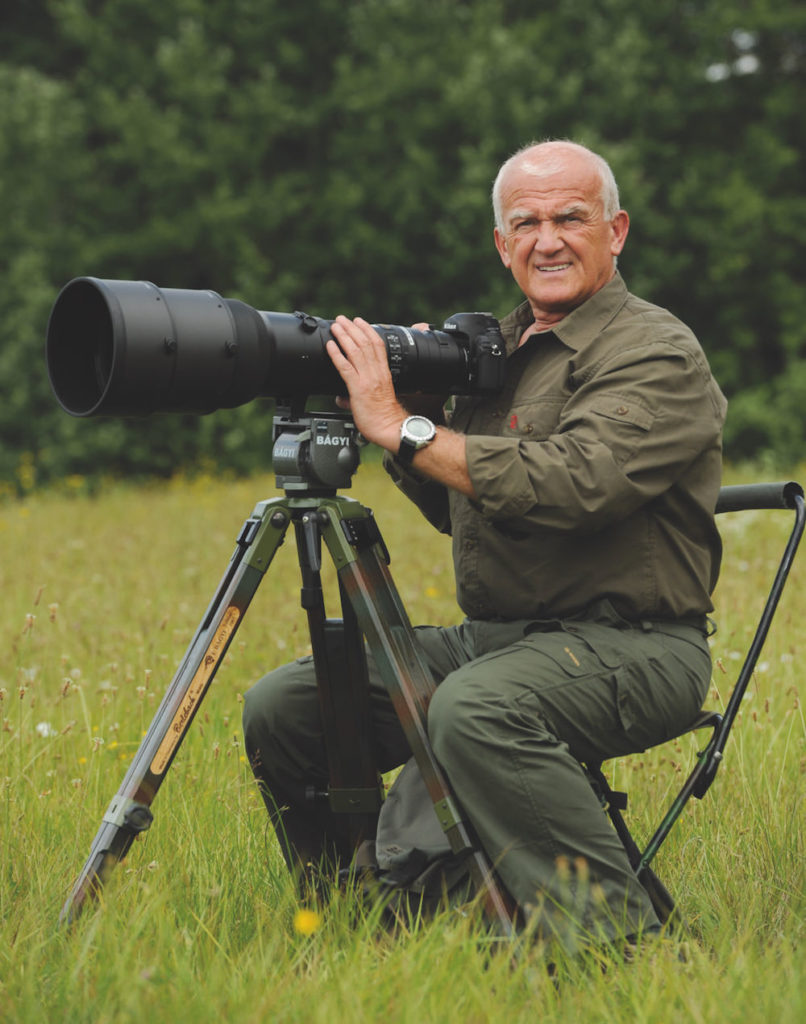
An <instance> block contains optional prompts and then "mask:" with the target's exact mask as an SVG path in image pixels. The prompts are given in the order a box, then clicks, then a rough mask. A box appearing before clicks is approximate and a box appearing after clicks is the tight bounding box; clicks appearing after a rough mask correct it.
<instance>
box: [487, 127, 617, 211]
mask: <svg viewBox="0 0 806 1024" xmlns="http://www.w3.org/2000/svg"><path fill="white" fill-rule="evenodd" d="M580 160H582V161H584V162H586V163H589V164H590V168H591V170H592V171H593V172H594V173H595V174H596V176H597V177H598V179H599V181H600V183H601V193H600V198H601V201H602V212H603V215H604V217H605V219H606V220H610V219H612V218H613V217H615V215H616V213H617V212H618V209H619V194H618V185H617V184H616V179H615V178H614V177H613V172H612V171H611V170H610V165H609V164H608V163H607V161H606V160H604V159H603V158H602V157H600V156H599V154H598V153H594V152H593V150H590V149H588V148H587V147H586V146H580V145H579V144H578V143H576V142H566V141H560V140H556V141H551V142H538V143H532V144H530V145H528V146H524V147H523V148H522V149H519V150H518V151H517V153H513V155H512V156H511V157H510V158H509V159H508V160H506V161H505V162H504V163H503V164H502V165H501V167H500V169H499V171H498V175H497V177H496V179H495V183H494V184H493V192H492V199H493V213H494V215H495V224H496V227H497V228H498V229H499V231H502V230H503V228H504V225H503V204H502V193H503V190H504V186H505V184H506V181H507V178H508V177H509V175H510V174H511V173H512V172H513V171H520V172H523V173H526V174H529V175H533V176H534V178H535V179H536V180H539V179H540V178H543V177H548V176H549V175H554V174H561V173H562V172H563V171H565V170H566V169H567V168H569V167H570V166H571V165H573V164H576V166H577V167H578V166H579V162H580Z"/></svg>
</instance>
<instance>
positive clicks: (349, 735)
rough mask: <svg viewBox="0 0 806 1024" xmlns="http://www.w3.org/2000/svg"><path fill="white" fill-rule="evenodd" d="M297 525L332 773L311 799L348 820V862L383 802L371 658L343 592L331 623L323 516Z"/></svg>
mask: <svg viewBox="0 0 806 1024" xmlns="http://www.w3.org/2000/svg"><path fill="white" fill-rule="evenodd" d="M294 525H295V528H296V534H297V553H298V556H299V565H300V573H301V576H302V591H301V601H302V607H303V608H304V609H305V611H306V612H307V616H308V630H309V633H310V637H311V649H312V651H313V660H314V668H315V671H316V684H317V691H318V696H319V704H320V709H321V718H322V731H323V735H324V741H325V749H326V751H327V760H328V768H329V774H330V785H329V786H328V789H327V792H326V793H316V792H313V793H311V794H310V797H311V798H312V799H327V801H328V802H329V804H330V809H331V811H333V812H335V813H338V814H344V815H346V816H347V829H348V832H349V837H350V846H351V850H350V851H348V850H344V851H343V853H344V855H345V856H346V858H347V860H349V859H350V857H351V852H352V849H355V848H356V847H358V845H359V844H360V843H361V841H362V840H363V839H365V838H370V837H373V838H374V836H375V828H376V825H377V820H378V811H379V810H380V806H381V803H382V800H383V789H382V784H381V779H380V776H379V774H378V770H377V767H376V763H375V757H374V752H373V748H372V718H371V713H370V704H369V675H368V671H367V660H366V656H365V654H364V642H363V637H362V635H361V631H360V629H359V626H358V620H357V619H356V616H355V612H354V611H353V608H352V606H351V605H350V604H349V602H348V601H347V599H346V596H345V594H344V591H343V588H341V587H340V590H341V605H342V616H343V617H342V618H341V619H331V620H328V619H327V618H326V615H325V601H324V594H323V592H322V581H321V575H320V571H319V570H320V565H321V533H320V517H319V514H318V512H316V511H312V510H311V511H306V512H305V513H304V514H303V515H302V517H301V518H298V519H296V520H295V524H294Z"/></svg>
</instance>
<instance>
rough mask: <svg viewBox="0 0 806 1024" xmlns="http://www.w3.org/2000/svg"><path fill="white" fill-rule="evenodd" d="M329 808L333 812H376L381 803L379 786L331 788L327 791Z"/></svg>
mask: <svg viewBox="0 0 806 1024" xmlns="http://www.w3.org/2000/svg"><path fill="white" fill-rule="evenodd" d="M328 801H329V803H330V809H331V811H333V813H334V814H377V813H378V811H379V810H380V809H381V804H382V803H383V796H382V794H381V791H380V789H379V787H377V786H374V787H372V788H369V787H362V788H360V789H341V788H339V789H333V788H331V789H330V790H329V791H328Z"/></svg>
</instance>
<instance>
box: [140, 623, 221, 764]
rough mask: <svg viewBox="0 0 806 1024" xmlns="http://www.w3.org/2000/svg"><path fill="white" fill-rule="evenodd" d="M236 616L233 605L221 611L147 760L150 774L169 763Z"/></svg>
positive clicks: (214, 666)
mask: <svg viewBox="0 0 806 1024" xmlns="http://www.w3.org/2000/svg"><path fill="white" fill-rule="evenodd" d="M240 617H241V613H240V611H239V609H238V608H236V607H235V605H230V606H229V608H227V610H226V611H225V612H224V615H223V616H222V618H221V622H220V623H219V626H218V629H217V630H216V631H215V635H214V636H213V639H212V640H211V641H210V646H209V647H208V648H207V650H206V652H205V655H204V657H203V658H202V661H201V664H200V665H199V667H198V669H196V674H195V675H194V676H193V678H192V679H191V681H190V685H189V686H188V688H187V690H186V691H185V694H184V696H183V697H182V702H181V704H180V705H179V707H178V708H177V709H176V713H175V714H174V717H173V721H172V722H171V724H170V726H169V727H168V730H167V732H166V733H165V736H163V739H162V743H160V745H159V750H157V753H156V754H155V755H154V758H153V760H152V761H151V772H152V773H153V774H154V775H162V773H163V772H164V771H165V770H166V768H167V767H168V765H169V764H170V761H171V758H172V757H173V755H174V753H175V751H176V748H177V747H178V746H179V744H180V743H181V742H182V737H183V736H184V734H185V730H186V729H187V727H188V723H189V722H190V719H191V718H192V717H193V715H194V714H195V712H196V708H197V707H198V705H199V702H200V701H201V699H202V697H203V696H204V691H205V690H206V689H207V686H208V684H209V682H210V679H211V677H212V675H213V673H214V672H215V670H216V668H217V667H218V662H219V659H220V658H221V655H222V653H223V652H224V650H225V648H226V646H227V644H228V643H229V640H230V637H231V636H232V634H233V633H234V632H235V628H236V626H237V625H238V620H239V619H240Z"/></svg>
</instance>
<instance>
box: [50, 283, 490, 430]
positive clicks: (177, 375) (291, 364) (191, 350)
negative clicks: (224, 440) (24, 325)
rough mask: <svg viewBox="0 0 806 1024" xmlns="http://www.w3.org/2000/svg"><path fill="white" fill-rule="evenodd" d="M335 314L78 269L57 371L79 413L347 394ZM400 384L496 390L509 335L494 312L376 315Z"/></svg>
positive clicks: (62, 320)
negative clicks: (334, 348) (406, 322)
mask: <svg viewBox="0 0 806 1024" xmlns="http://www.w3.org/2000/svg"><path fill="white" fill-rule="evenodd" d="M332 323H333V321H332V320H323V319H321V318H319V317H315V316H311V315H310V314H307V313H299V312H295V313H272V312H262V311H260V310H257V309H254V308H253V307H252V306H249V305H247V303H245V302H241V301H240V300H238V299H225V298H222V297H221V296H220V295H219V294H218V293H217V292H213V291H197V290H190V289H182V288H158V287H157V286H156V285H154V284H152V283H151V282H149V281H111V280H102V279H100V278H95V277H78V278H75V279H74V280H72V281H70V282H69V283H68V284H67V285H65V287H64V288H63V289H62V290H61V292H60V293H59V295H58V297H57V299H56V302H55V303H54V305H53V309H52V310H51V314H50V320H49V322H48V334H47V365H48V375H49V377H50V382H51V386H52V388H53V391H54V394H55V395H56V398H57V399H58V401H59V403H60V405H61V406H62V408H63V409H65V410H66V411H67V412H69V413H70V414H71V415H73V416H95V415H100V414H105V415H112V416H143V415H148V414H149V413H153V412H192V413H209V412H214V411H215V410H216V409H226V408H233V407H234V406H238V405H243V404H245V403H246V402H250V401H252V399H254V398H258V397H263V398H276V399H278V400H282V401H291V400H294V401H299V400H300V399H304V398H305V397H306V396H309V395H340V394H344V393H345V388H344V384H343V382H342V380H341V378H340V377H339V375H338V373H337V371H336V369H335V368H334V366H333V363H332V362H331V360H330V356H329V355H328V353H327V349H326V344H327V341H328V339H329V338H330V337H331V333H330V329H331V326H332ZM373 328H374V330H375V331H376V332H377V333H378V334H379V335H380V337H381V338H382V339H383V340H384V343H385V345H386V350H387V357H388V359H389V367H390V370H391V372H392V378H393V380H394V383H395V389H396V390H397V391H398V392H400V393H404V394H406V393H412V394H413V393H416V392H418V391H427V392H428V393H431V394H494V393H496V392H497V391H499V390H500V388H501V386H502V384H503V375H504V361H505V360H504V355H505V349H504V342H503V339H502V338H501V333H500V329H499V325H498V321H497V320H496V319H495V318H494V317H493V316H491V315H490V314H489V313H457V314H456V315H455V316H453V317H451V318H449V319H448V320H447V321H446V322H445V324H444V326H443V328H442V329H441V330H436V329H434V330H426V331H415V330H413V329H411V328H408V327H401V326H397V325H394V324H392V325H386V324H373Z"/></svg>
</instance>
